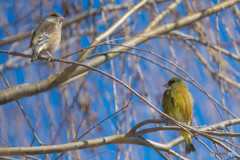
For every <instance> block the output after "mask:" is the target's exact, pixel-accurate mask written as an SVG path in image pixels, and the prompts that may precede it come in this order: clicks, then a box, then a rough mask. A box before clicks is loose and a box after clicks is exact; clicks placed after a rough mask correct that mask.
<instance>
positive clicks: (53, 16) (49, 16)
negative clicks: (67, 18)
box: [44, 12, 64, 24]
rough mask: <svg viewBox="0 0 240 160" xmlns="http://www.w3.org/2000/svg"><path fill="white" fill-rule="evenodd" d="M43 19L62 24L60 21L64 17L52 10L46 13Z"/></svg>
mask: <svg viewBox="0 0 240 160" xmlns="http://www.w3.org/2000/svg"><path fill="white" fill-rule="evenodd" d="M44 20H45V21H49V22H53V23H57V24H62V21H63V20H64V17H62V16H61V15H60V14H59V13H57V12H53V13H48V14H47V15H46V17H45V18H44Z"/></svg>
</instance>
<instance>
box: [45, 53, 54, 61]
mask: <svg viewBox="0 0 240 160" xmlns="http://www.w3.org/2000/svg"><path fill="white" fill-rule="evenodd" d="M47 54H48V55H49V58H48V61H49V62H51V60H52V59H54V57H53V56H52V55H51V54H50V53H49V52H48V51H47Z"/></svg>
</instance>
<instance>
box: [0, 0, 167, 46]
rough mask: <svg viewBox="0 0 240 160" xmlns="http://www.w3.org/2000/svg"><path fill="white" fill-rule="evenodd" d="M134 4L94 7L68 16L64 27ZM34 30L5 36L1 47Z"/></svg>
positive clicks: (30, 33) (161, 0) (150, 0)
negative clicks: (103, 12)
mask: <svg viewBox="0 0 240 160" xmlns="http://www.w3.org/2000/svg"><path fill="white" fill-rule="evenodd" d="M153 1H154V0H149V1H148V3H149V4H152V3H153ZM160 2H164V0H157V1H156V3H160ZM133 5H134V4H129V3H126V4H121V5H112V4H108V5H106V6H104V7H102V8H99V9H92V10H91V11H85V12H83V13H79V14H77V15H75V16H74V17H71V18H68V19H66V20H65V21H64V22H63V28H66V27H68V26H70V25H72V24H74V23H77V22H80V21H81V20H83V19H85V18H87V17H89V16H93V15H97V14H100V13H101V12H102V11H103V10H104V11H105V12H110V11H115V10H121V9H127V8H129V7H130V8H131V7H132V6H133ZM32 32H33V31H26V32H23V33H17V34H15V35H11V36H8V37H5V38H3V39H1V40H0V47H1V46H4V45H7V44H10V43H13V42H16V41H21V40H23V39H25V38H28V37H30V36H31V35H32Z"/></svg>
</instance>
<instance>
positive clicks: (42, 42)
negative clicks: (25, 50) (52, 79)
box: [29, 12, 64, 62]
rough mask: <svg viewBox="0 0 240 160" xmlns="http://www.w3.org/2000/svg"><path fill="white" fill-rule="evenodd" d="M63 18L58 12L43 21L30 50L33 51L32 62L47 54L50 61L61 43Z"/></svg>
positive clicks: (34, 34)
mask: <svg viewBox="0 0 240 160" xmlns="http://www.w3.org/2000/svg"><path fill="white" fill-rule="evenodd" d="M63 20H64V17H62V16H61V15H60V14H59V13H57V12H52V13H48V14H47V15H46V17H45V18H44V19H43V20H42V21H41V23H40V25H39V26H38V27H37V28H36V29H35V30H34V32H33V35H32V38H31V41H30V45H29V48H31V49H32V51H33V53H32V59H31V62H33V61H36V60H37V59H38V56H39V55H41V54H47V55H48V56H49V60H51V59H53V56H52V55H51V54H52V53H53V52H54V51H55V50H56V48H57V47H58V45H59V43H60V41H61V30H62V21H63Z"/></svg>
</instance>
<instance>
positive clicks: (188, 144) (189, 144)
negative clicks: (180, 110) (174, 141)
mask: <svg viewBox="0 0 240 160" xmlns="http://www.w3.org/2000/svg"><path fill="white" fill-rule="evenodd" d="M180 133H181V135H182V136H183V137H184V140H185V153H186V154H189V153H191V152H196V148H195V147H194V145H193V143H192V139H191V135H190V134H189V133H188V132H180Z"/></svg>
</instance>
